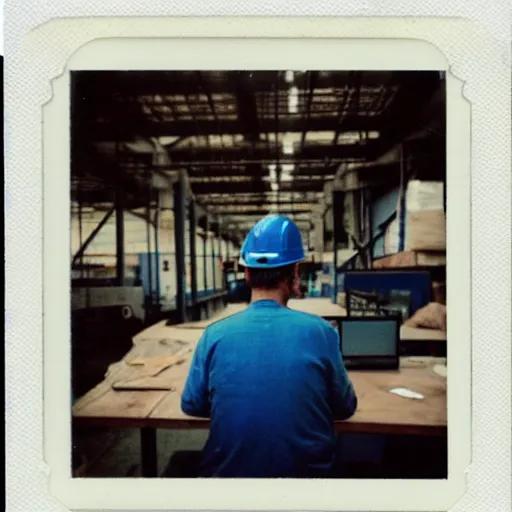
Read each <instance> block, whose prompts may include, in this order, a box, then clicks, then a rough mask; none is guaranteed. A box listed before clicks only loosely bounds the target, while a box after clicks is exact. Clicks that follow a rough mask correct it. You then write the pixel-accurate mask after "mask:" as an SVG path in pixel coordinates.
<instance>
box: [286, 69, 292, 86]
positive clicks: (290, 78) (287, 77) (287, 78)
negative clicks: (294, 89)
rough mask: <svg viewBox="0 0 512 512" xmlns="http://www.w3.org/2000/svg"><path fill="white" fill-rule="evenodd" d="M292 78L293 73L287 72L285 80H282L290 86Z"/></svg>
mask: <svg viewBox="0 0 512 512" xmlns="http://www.w3.org/2000/svg"><path fill="white" fill-rule="evenodd" d="M293 78H294V73H293V71H287V72H286V73H285V78H284V79H285V80H286V82H287V83H289V84H292V83H293Z"/></svg>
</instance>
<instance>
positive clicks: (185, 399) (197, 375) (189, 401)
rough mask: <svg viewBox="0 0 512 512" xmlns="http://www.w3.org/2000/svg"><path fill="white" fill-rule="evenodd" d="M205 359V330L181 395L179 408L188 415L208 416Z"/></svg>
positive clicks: (208, 401) (208, 398)
mask: <svg viewBox="0 0 512 512" xmlns="http://www.w3.org/2000/svg"><path fill="white" fill-rule="evenodd" d="M207 360H208V342H207V335H206V331H205V332H204V333H203V335H202V336H201V339H200V340H199V343H198V344H197V347H196V350H195V352H194V355H193V357H192V363H191V365H190V370H189V373H188V377H187V381H186V383H185V388H184V389H183V394H182V395H181V410H182V411H183V412H184V413H185V414H188V415H189V416H195V417H199V418H209V417H210V396H209V386H208V363H207Z"/></svg>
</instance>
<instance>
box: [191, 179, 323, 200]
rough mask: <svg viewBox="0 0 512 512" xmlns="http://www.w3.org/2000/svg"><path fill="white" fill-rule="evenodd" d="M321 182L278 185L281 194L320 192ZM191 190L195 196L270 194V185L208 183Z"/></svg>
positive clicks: (196, 185)
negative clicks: (249, 193)
mask: <svg viewBox="0 0 512 512" xmlns="http://www.w3.org/2000/svg"><path fill="white" fill-rule="evenodd" d="M324 183H325V182H324V181H323V180H314V181H306V180H305V181H297V182H294V181H290V182H281V184H280V185H279V188H280V191H281V192H322V191H323V188H324ZM192 190H193V191H194V194H195V195H196V196H201V195H209V194H226V195H230V194H246V193H248V192H270V191H271V188H270V183H268V182H265V181H261V182H234V183H225V182H224V183H223V182H217V183H215V182H210V183H194V184H193V185H192Z"/></svg>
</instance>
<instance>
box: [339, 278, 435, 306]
mask: <svg viewBox="0 0 512 512" xmlns="http://www.w3.org/2000/svg"><path fill="white" fill-rule="evenodd" d="M339 282H340V284H341V286H342V291H345V292H348V291H350V290H357V291H360V292H367V293H379V294H382V295H389V294H390V293H391V292H392V291H395V290H405V291H410V294H411V304H410V314H411V315H413V314H414V313H415V312H416V311H417V310H418V309H420V308H422V307H424V306H426V305H427V304H428V303H429V302H430V298H431V287H432V284H431V277H430V273H429V272H427V271H407V270H403V271H396V270H389V271H388V270H351V271H348V272H346V273H345V274H344V279H339Z"/></svg>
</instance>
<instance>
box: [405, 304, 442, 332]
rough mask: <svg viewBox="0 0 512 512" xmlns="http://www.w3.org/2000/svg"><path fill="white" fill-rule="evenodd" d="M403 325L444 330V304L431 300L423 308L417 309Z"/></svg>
mask: <svg viewBox="0 0 512 512" xmlns="http://www.w3.org/2000/svg"><path fill="white" fill-rule="evenodd" d="M404 325H405V326H406V327H414V328H425V329H436V330H439V331H442V332H446V306H443V305H442V304H437V303H436V302H431V303H430V304H427V305H426V306H425V307H424V308H421V309H419V310H418V311H417V312H416V314H415V315H414V316H412V317H411V318H409V319H408V320H407V321H406V322H405V323H404Z"/></svg>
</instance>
